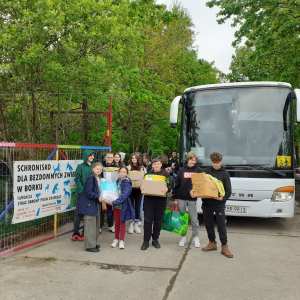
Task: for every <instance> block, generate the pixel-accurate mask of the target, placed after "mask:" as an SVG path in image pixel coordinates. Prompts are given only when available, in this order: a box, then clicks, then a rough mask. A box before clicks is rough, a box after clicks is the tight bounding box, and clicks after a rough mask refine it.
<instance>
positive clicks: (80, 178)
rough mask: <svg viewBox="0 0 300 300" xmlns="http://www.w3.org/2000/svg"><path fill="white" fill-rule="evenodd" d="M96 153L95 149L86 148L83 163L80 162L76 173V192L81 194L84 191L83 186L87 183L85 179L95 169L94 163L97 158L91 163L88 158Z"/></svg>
mask: <svg viewBox="0 0 300 300" xmlns="http://www.w3.org/2000/svg"><path fill="white" fill-rule="evenodd" d="M93 153H94V154H95V152H94V151H93V150H85V151H84V152H83V163H82V164H79V165H78V166H77V169H76V173H75V183H76V194H77V195H80V194H81V193H82V191H83V187H84V185H85V181H86V179H87V178H88V176H89V175H90V173H91V172H92V171H93V168H92V165H93V163H94V161H95V159H94V160H93V161H92V163H91V165H89V164H88V163H87V159H88V157H89V156H90V155H91V154H93Z"/></svg>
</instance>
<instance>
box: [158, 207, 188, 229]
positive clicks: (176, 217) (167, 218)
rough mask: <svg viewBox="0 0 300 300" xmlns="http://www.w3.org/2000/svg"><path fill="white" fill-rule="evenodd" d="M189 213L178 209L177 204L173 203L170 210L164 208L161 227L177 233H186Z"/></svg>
mask: <svg viewBox="0 0 300 300" xmlns="http://www.w3.org/2000/svg"><path fill="white" fill-rule="evenodd" d="M189 217H190V216H189V214H188V213H184V212H181V211H179V209H178V207H177V205H173V206H172V208H171V210H170V209H166V211H165V214H164V220H163V224H162V229H163V230H167V231H171V232H174V233H178V234H180V235H183V234H186V232H187V229H188V224H189Z"/></svg>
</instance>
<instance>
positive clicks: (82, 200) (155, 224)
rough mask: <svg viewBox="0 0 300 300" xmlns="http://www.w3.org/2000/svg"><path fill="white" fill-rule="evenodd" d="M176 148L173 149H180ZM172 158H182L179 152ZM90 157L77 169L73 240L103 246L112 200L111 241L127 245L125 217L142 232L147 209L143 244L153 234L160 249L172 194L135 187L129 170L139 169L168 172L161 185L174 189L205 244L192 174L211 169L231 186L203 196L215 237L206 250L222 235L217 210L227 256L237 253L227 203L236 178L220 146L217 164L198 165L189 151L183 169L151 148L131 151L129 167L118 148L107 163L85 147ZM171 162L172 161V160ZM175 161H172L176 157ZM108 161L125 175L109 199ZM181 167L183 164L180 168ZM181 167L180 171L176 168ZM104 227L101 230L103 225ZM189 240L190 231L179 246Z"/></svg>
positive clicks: (91, 248)
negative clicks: (105, 183)
mask: <svg viewBox="0 0 300 300" xmlns="http://www.w3.org/2000/svg"><path fill="white" fill-rule="evenodd" d="M174 152H175V151H173V153H174ZM173 153H172V158H171V159H173V160H175V159H176V162H177V163H178V161H177V153H176V152H175V153H176V157H175V153H174V156H173ZM83 157H84V162H83V163H82V164H80V165H78V167H77V170H76V174H75V183H76V186H77V190H76V194H77V195H76V208H77V215H76V217H75V220H74V233H73V236H72V240H73V241H83V240H84V247H85V249H86V251H89V252H99V251H100V250H99V248H100V245H98V244H97V240H98V237H99V232H101V228H102V226H103V224H104V217H105V213H106V210H105V209H104V206H107V208H106V209H107V222H108V228H109V230H110V231H112V232H114V233H115V239H114V240H113V242H112V244H111V247H117V246H119V249H124V248H125V242H124V238H125V230H126V229H125V222H126V221H129V228H128V233H133V232H136V233H138V234H139V233H141V229H140V228H139V225H140V224H141V222H142V216H143V211H144V240H143V244H142V246H141V250H146V249H147V248H148V247H149V243H150V240H151V238H152V245H153V246H154V247H155V248H157V249H159V248H160V247H161V246H160V244H159V242H158V239H159V236H160V231H161V227H162V223H163V217H164V213H165V210H166V203H167V197H157V196H150V195H142V191H143V189H144V187H143V186H140V188H139V189H132V182H131V180H130V178H129V177H128V172H129V171H139V172H142V173H143V175H146V174H155V175H160V176H164V177H165V178H166V182H167V186H166V187H164V188H163V189H162V190H161V191H162V192H163V193H165V194H166V195H167V193H168V192H170V191H171V190H172V189H173V201H174V205H177V206H178V207H179V210H180V211H182V212H186V211H187V208H188V212H189V215H190V220H191V225H192V233H193V237H194V244H195V247H196V248H199V247H200V240H199V228H200V226H199V222H198V218H197V206H196V200H197V198H196V196H195V194H194V190H193V189H192V183H191V174H194V173H201V172H206V173H207V174H210V175H211V176H213V177H215V178H216V179H217V180H219V181H221V182H222V183H223V186H224V189H225V195H224V197H223V196H221V195H219V197H216V198H214V199H204V198H203V199H202V210H203V216H204V221H205V226H206V230H207V234H208V238H209V243H208V245H207V246H206V247H204V248H202V250H203V251H205V252H207V251H214V250H217V243H216V236H215V230H214V213H215V214H216V220H217V225H218V227H217V228H218V232H219V236H220V240H221V243H222V250H221V253H222V254H224V255H225V256H226V257H230V258H231V257H233V255H232V254H231V253H230V251H229V249H228V245H227V232H226V217H225V203H226V200H227V199H228V198H229V196H230V195H231V184H230V176H229V173H228V172H227V171H226V170H225V169H224V168H222V167H221V164H222V155H221V154H220V153H217V152H213V153H211V154H210V158H211V162H212V166H211V167H208V168H206V169H204V170H202V169H201V168H200V167H198V166H196V162H197V155H196V154H195V153H194V152H189V153H187V155H186V163H185V164H184V165H183V167H182V168H180V169H179V164H178V168H177V166H176V164H173V165H171V166H172V167H173V168H168V169H167V168H164V166H163V164H162V159H161V157H155V158H154V159H153V160H152V162H150V160H149V156H148V155H147V154H144V155H141V154H139V153H133V154H131V156H130V159H129V164H128V166H127V167H126V166H125V164H124V163H123V162H122V161H121V156H120V154H119V153H115V154H113V153H112V152H108V153H106V155H105V159H104V162H103V164H101V163H99V162H96V163H94V158H95V153H94V152H93V151H91V150H86V151H85V152H84V156H83ZM169 163H170V162H169ZM171 163H172V162H171ZM104 167H118V168H119V171H118V172H119V179H118V180H117V182H116V184H117V186H118V193H119V197H118V198H117V199H116V200H115V201H111V202H109V203H106V204H107V205H106V204H104V203H105V199H104V198H103V197H101V196H100V177H101V175H102V171H103V168H104ZM176 168H177V170H176ZM175 170H176V171H175ZM170 174H171V175H172V176H173V177H176V181H175V186H173V187H172V184H171V181H170ZM82 218H84V230H83V232H82V235H80V234H79V225H80V221H81V219H82ZM99 228H100V230H99ZM185 243H186V235H182V236H181V239H180V241H179V246H184V245H185Z"/></svg>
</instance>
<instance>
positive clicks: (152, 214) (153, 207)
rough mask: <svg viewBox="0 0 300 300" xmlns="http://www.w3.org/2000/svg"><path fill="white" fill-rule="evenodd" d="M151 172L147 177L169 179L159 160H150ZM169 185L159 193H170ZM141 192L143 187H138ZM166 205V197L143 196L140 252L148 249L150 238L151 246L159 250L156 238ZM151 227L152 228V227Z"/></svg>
mask: <svg viewBox="0 0 300 300" xmlns="http://www.w3.org/2000/svg"><path fill="white" fill-rule="evenodd" d="M152 168H153V171H150V172H149V173H148V174H147V175H150V174H154V175H161V176H164V177H166V178H169V180H170V175H169V173H168V172H166V171H162V169H161V168H162V163H161V161H160V159H158V158H154V159H153V160H152ZM171 188H172V187H171V184H170V183H168V184H167V186H166V187H164V188H163V189H162V190H161V191H162V192H163V193H167V192H170V191H171ZM140 189H141V191H142V190H143V189H144V187H143V186H141V187H140ZM166 205H167V196H166V197H156V196H148V195H145V200H144V242H143V245H142V247H141V250H147V248H148V247H149V241H150V238H151V236H152V246H154V247H155V248H156V249H159V248H160V244H159V243H158V238H159V235H160V230H161V225H162V222H163V219H164V214H165V210H166ZM152 226H153V227H152Z"/></svg>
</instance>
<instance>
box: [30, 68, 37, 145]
mask: <svg viewBox="0 0 300 300" xmlns="http://www.w3.org/2000/svg"><path fill="white" fill-rule="evenodd" d="M30 93H31V106H32V135H31V136H32V143H34V144H36V140H37V136H36V102H35V95H34V87H33V70H31V71H30Z"/></svg>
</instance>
